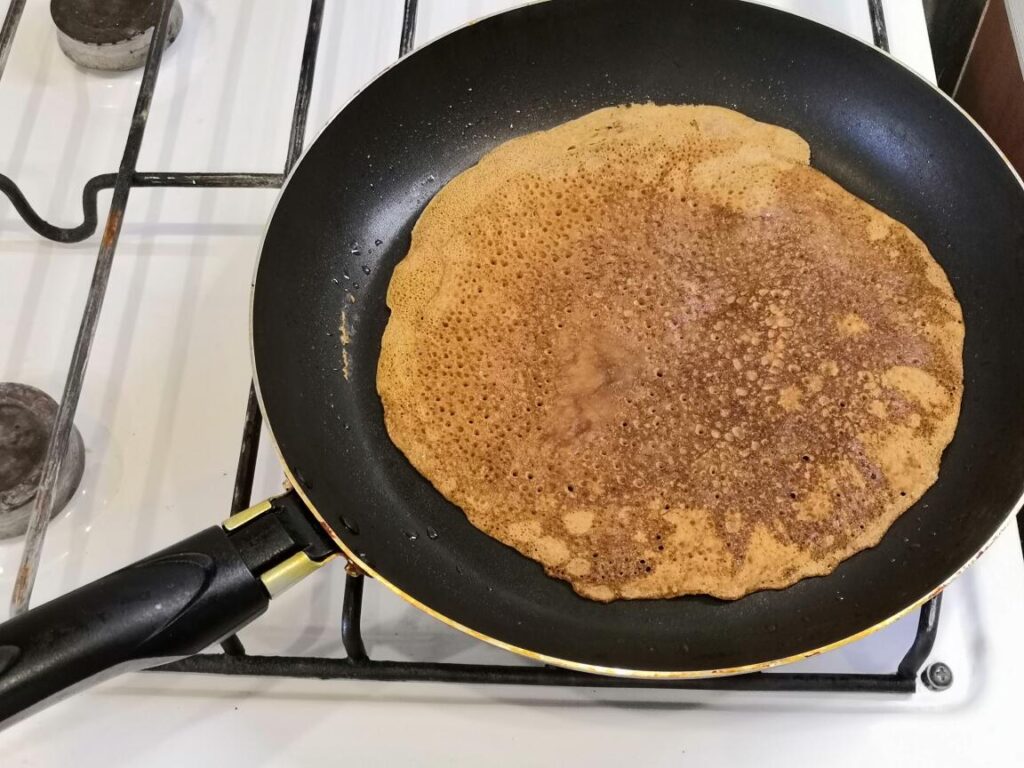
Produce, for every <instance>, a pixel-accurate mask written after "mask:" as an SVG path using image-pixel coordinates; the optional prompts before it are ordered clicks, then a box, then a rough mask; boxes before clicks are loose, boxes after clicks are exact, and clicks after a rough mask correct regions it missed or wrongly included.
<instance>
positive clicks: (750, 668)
mask: <svg viewBox="0 0 1024 768" xmlns="http://www.w3.org/2000/svg"><path fill="white" fill-rule="evenodd" d="M547 2H554V0H528V2H524V3H521V4H519V5H516V6H515V7H513V8H506V9H505V10H502V11H496V12H495V13H490V14H486V15H484V16H480V17H478V18H476V19H472V20H470V21H467V22H465V23H464V24H460V25H459V26H457V27H455V28H453V29H451V30H448V31H447V32H444V33H443V34H440V35H437V36H435V37H434V38H432V39H431V40H429V41H427V42H426V43H424V44H423V45H420V46H418V47H417V48H416V49H415V50H413V51H411V52H410V53H408V54H406V55H405V56H402V57H399V58H398V59H396V60H395V61H393V62H392V63H391V64H389V65H388V66H387V67H385V68H383V69H381V70H380V71H379V72H378V73H377V74H376V75H374V76H373V77H372V78H370V80H368V81H367V82H366V83H365V84H364V85H363V86H362V87H360V88H358V89H357V90H356V91H355V92H354V93H353V94H352V96H351V97H350V98H349V99H348V100H347V101H345V102H344V104H342V105H341V106H340V107H339V108H338V109H337V110H336V111H335V112H334V113H333V114H332V115H331V116H330V118H328V119H327V120H326V121H325V122H324V124H323V125H322V126H321V127H320V128H319V130H317V132H316V135H315V136H313V138H312V140H310V141H309V142H308V143H307V144H306V145H305V147H304V148H303V150H302V153H301V154H300V155H299V158H298V159H297V160H296V162H295V164H294V165H293V166H292V169H291V170H290V171H289V172H288V175H287V177H286V178H285V180H284V183H283V184H282V185H281V190H280V191H279V192H278V194H277V197H276V198H275V200H274V204H273V206H272V207H271V209H270V213H269V215H268V216H267V219H266V222H265V224H264V226H263V233H262V235H261V237H260V243H259V250H258V251H257V254H256V261H255V263H254V265H253V273H252V279H251V281H250V291H249V360H250V365H251V367H252V382H253V389H254V391H255V393H256V401H257V404H258V405H259V408H260V413H261V414H262V415H263V421H264V425H265V428H266V430H267V437H268V438H269V440H270V443H271V445H272V446H273V447H274V452H275V453H276V454H277V459H278V461H279V462H280V464H281V467H282V469H283V470H284V474H285V478H286V484H287V486H288V487H290V488H291V489H293V490H294V491H295V492H296V493H298V495H299V497H300V498H301V499H302V501H303V503H304V504H305V505H306V508H307V509H309V511H310V512H311V513H312V515H313V517H315V518H316V519H317V521H318V522H319V523H320V525H321V527H322V528H323V529H324V531H325V532H326V533H327V534H328V535H329V536H330V538H331V540H332V541H333V542H334V544H335V545H336V546H337V547H338V549H340V550H341V553H342V554H343V555H344V556H345V558H346V560H348V562H349V563H351V564H352V565H354V566H355V567H356V568H358V569H359V570H360V571H361V572H362V573H364V574H366V575H368V576H371V577H372V578H374V579H375V580H376V581H377V582H379V583H380V584H382V585H384V586H385V587H387V588H388V589H389V590H390V591H391V592H393V593H394V594H396V595H397V596H398V597H400V598H401V599H402V600H404V601H405V602H407V603H409V604H410V605H412V606H413V607H415V608H417V609H419V610H421V611H423V612H424V613H426V614H427V615H429V616H432V617H433V618H435V619H437V620H438V621H440V622H442V623H443V624H446V625H448V626H449V627H452V628H453V629H457V630H459V631H460V632H463V633H465V634H467V635H469V636H470V637H474V638H476V639H477V640H482V641H483V642H486V643H488V644H490V645H493V646H495V647H498V648H501V649H503V650H506V651H509V652H511V653H515V654H517V655H519V656H524V657H526V658H529V659H533V660H535V661H539V662H542V663H545V664H551V665H553V666H557V667H562V668H565V669H571V670H574V671H577V672H586V673H590V674H597V675H604V676H610V677H622V678H632V679H638V680H686V679H702V678H704V679H706V678H712V677H727V676H731V675H743V674H749V673H751V672H759V671H764V670H767V669H771V668H774V667H779V666H783V665H785V664H792V663H794V662H797V661H801V660H803V659H808V658H811V657H813V656H817V655H819V654H822V653H826V652H828V651H833V650H836V649H838V648H841V647H843V646H845V645H847V644H849V643H852V642H855V641H857V640H861V639H863V638H865V637H867V636H869V635H872V634H874V633H875V632H877V631H878V630H880V629H883V628H885V627H887V626H889V625H890V624H893V623H894V622H896V621H898V620H900V619H902V618H903V617H905V616H907V615H909V614H910V613H912V612H913V611H914V610H916V609H918V608H920V607H921V606H922V605H924V604H925V603H926V602H928V601H929V600H931V599H932V598H934V597H936V596H937V595H939V594H940V593H941V592H942V591H943V590H944V589H945V588H946V587H948V586H949V585H950V584H952V583H953V582H954V581H956V580H957V579H958V578H959V577H960V576H961V575H963V573H964V571H966V570H967V569H968V568H969V567H970V566H971V565H973V564H974V563H975V562H976V561H977V560H978V559H979V558H980V557H981V556H982V555H983V554H984V553H985V552H986V551H987V550H988V549H989V547H991V546H992V544H993V543H994V542H995V541H996V539H998V538H999V537H1000V536H1001V535H1002V534H1003V532H1004V531H1005V530H1006V528H1007V526H1008V525H1009V523H1010V521H1011V520H1013V519H1014V518H1015V517H1016V516H1017V514H1018V513H1019V512H1020V511H1021V509H1022V508H1024V492H1022V493H1021V495H1020V496H1018V498H1017V500H1016V502H1015V503H1014V504H1012V505H1011V507H1010V509H1009V510H1008V511H1007V513H1006V515H1005V516H1004V518H1003V520H1002V522H1001V523H1000V524H999V526H998V527H997V528H996V530H995V531H994V532H993V533H992V535H991V536H990V537H989V538H988V539H987V540H986V541H985V543H984V544H982V545H981V547H980V548H979V549H978V550H977V551H976V552H975V553H974V554H973V555H972V556H971V557H969V558H968V559H967V560H966V561H964V562H963V563H962V564H961V565H960V567H959V568H957V569H956V570H955V571H954V572H953V573H952V574H951V575H950V576H949V577H947V578H946V579H945V580H944V581H942V583H940V584H939V585H937V586H936V587H935V588H934V589H932V590H931V591H929V592H927V593H926V594H924V595H922V596H921V597H919V598H917V599H916V600H914V601H913V602H911V603H910V604H909V605H907V606H906V607H904V608H903V609H901V610H899V611H897V612H896V613H894V614H892V615H891V616H889V617H887V618H885V619H883V620H882V621H879V622H877V623H875V624H873V625H871V626H869V627H865V628H864V629H862V630H860V631H859V632H855V633H854V634H852V635H847V636H846V637H843V638H840V639H839V640H836V641H834V642H831V643H827V644H826V645H822V646H819V647H817V648H813V649H810V650H807V651H801V652H800V653H795V654H792V655H790V656H784V657H781V658H776V659H768V660H765V661H759V662H753V663H751V664H745V665H742V666H737V667H721V668H713V669H703V670H648V669H630V668H626V667H609V666H603V665H598V664H588V663H586V662H581V661H574V660H572V659H563V658H560V657H557V656H550V655H548V654H545V653H541V652H538V651H534V650H531V649H529V648H523V647H521V646H517V645H513V644H511V643H507V642H505V641H504V640H500V639H498V638H496V637H492V636H490V635H487V634H485V633H483V632H479V631H478V630H475V629H473V628H472V627H469V626H467V625H465V624H462V623H460V622H458V621H456V620H455V619H452V618H451V617H449V616H446V615H444V614H443V613H440V612H439V611H437V610H435V609H433V608H431V607H430V606H429V605H427V604H426V603H423V602H422V601H420V600H418V599H417V598H415V597H413V596H412V595H410V594H409V593H407V592H405V591H404V590H403V589H402V588H401V587H399V586H397V585H396V584H394V583H393V582H391V581H390V580H388V579H386V578H385V577H383V576H382V575H381V574H380V573H378V572H377V571H376V570H375V569H373V568H372V567H370V566H369V565H368V564H367V563H366V562H364V561H363V560H362V559H361V558H359V557H358V555H357V554H356V553H355V552H354V551H353V550H352V549H351V548H349V547H348V546H347V545H346V544H345V543H344V542H343V541H342V540H341V537H340V536H338V535H337V533H336V532H335V530H334V528H333V526H332V525H331V524H330V523H329V522H328V521H327V519H326V518H325V517H324V516H323V515H322V514H321V513H320V511H319V510H318V509H317V508H316V505H314V504H313V502H312V500H311V499H310V498H309V496H308V495H307V494H306V492H305V490H304V489H303V488H302V485H301V483H299V482H298V480H297V478H296V477H295V475H294V473H293V472H292V469H291V467H290V466H289V464H288V462H287V460H286V459H285V457H284V453H283V452H282V451H281V447H280V445H279V444H278V442H277V438H276V437H275V436H274V430H273V426H272V424H271V420H270V417H269V415H268V414H267V408H266V405H265V404H264V402H263V393H262V392H261V390H260V382H259V370H258V368H257V365H256V347H255V343H254V338H253V325H254V324H253V319H254V317H255V309H256V306H255V305H256V301H255V297H256V279H257V276H258V275H259V268H260V262H261V261H262V257H263V249H264V246H265V244H266V239H267V233H268V232H269V230H270V224H271V222H273V220H274V215H275V214H276V212H277V207H278V205H279V204H280V202H281V199H282V198H283V197H284V195H285V192H286V190H287V189H288V184H289V183H290V182H291V180H292V179H293V178H294V176H295V172H296V171H297V170H298V168H299V166H300V165H301V164H302V162H303V160H304V159H305V158H306V155H307V154H308V153H309V152H310V151H311V150H312V148H313V146H314V145H315V144H316V142H317V141H318V140H319V139H320V137H321V136H322V134H323V133H324V132H325V131H326V130H327V128H328V127H329V126H330V125H331V124H332V123H333V122H334V120H335V119H336V118H337V117H338V115H340V114H341V113H342V112H343V111H344V110H345V109H347V108H348V106H349V105H350V104H351V103H352V102H353V101H354V100H355V99H356V98H357V97H358V96H359V94H361V93H362V92H363V91H364V90H366V89H367V88H368V87H370V86H371V85H372V84H373V83H374V82H376V81H377V80H379V79H380V78H381V77H383V76H384V75H386V74H387V73H388V72H390V71H391V70H392V69H393V68H394V67H396V66H398V65H399V64H401V63H403V62H404V61H406V60H407V59H410V58H412V57H413V56H415V55H416V54H418V53H419V52H420V51H422V50H424V49H426V48H427V47H429V46H431V45H433V44H434V43H436V42H438V41H439V40H442V39H443V38H446V37H448V36H449V35H453V34H456V33H458V32H460V31H462V30H463V29H466V28H468V27H470V26H473V25H474V24H477V23H479V22H481V21H486V20H488V19H491V18H494V17H496V16H500V15H502V14H504V13H510V12H515V11H518V10H520V9H522V8H526V7H529V6H533V5H540V4H542V3H547ZM739 2H744V3H747V4H749V5H756V6H760V7H762V8H766V9H768V10H770V11H774V12H775V13H780V14H784V15H786V16H792V17H795V18H796V19H799V20H800V21H802V22H805V23H808V24H812V25H815V26H819V27H822V28H824V29H826V30H829V31H830V32H833V33H836V34H840V35H842V36H844V37H846V38H849V39H850V40H852V41H854V42H856V43H857V44H858V45H861V46H864V47H865V48H868V49H869V50H871V51H874V52H875V53H877V54H880V55H882V56H884V57H885V58H887V59H889V60H891V61H892V62H894V63H895V64H896V65H898V66H899V67H901V68H902V69H904V70H906V71H907V72H909V73H910V74H911V75H913V76H914V77H915V78H917V79H918V80H920V81H921V82H922V83H924V84H925V85H927V86H928V87H929V88H930V89H931V90H933V91H935V92H936V93H938V94H939V95H940V96H942V97H943V98H944V99H945V100H946V101H947V102H948V103H949V104H950V105H952V106H953V107H954V108H955V109H956V110H957V111H958V112H959V113H960V114H961V115H962V116H963V117H965V118H966V119H967V121H968V122H969V123H970V124H971V125H972V126H973V127H974V129H975V130H976V131H977V132H978V133H979V134H980V135H981V136H982V137H983V138H984V139H985V140H986V141H987V142H988V143H989V145H990V146H991V147H992V149H994V150H995V152H996V155H997V156H998V157H999V159H1000V160H1002V162H1003V165H1004V166H1005V167H1006V168H1007V170H1009V172H1010V173H1011V175H1012V176H1013V178H1014V179H1015V180H1016V181H1017V184H1018V185H1019V186H1020V188H1021V190H1022V191H1024V179H1022V178H1021V175H1020V174H1019V173H1018V172H1017V169H1016V168H1014V167H1013V165H1012V164H1011V163H1010V161H1009V159H1008V158H1007V157H1006V155H1005V153H1004V152H1003V151H1002V150H1001V149H1000V148H999V146H998V145H997V144H996V143H995V141H993V140H992V137H991V136H989V135H988V133H987V132H986V131H985V129H984V128H982V127H981V126H980V125H979V124H978V122H977V121H976V120H975V119H974V118H973V117H972V116H971V115H970V114H968V113H967V112H966V111H965V110H964V108H963V107H961V106H960V105H959V104H957V103H956V101H954V100H953V98H952V97H950V96H949V95H948V94H947V93H945V91H943V90H942V89H940V88H939V87H938V86H937V85H936V84H935V83H932V82H931V81H930V80H929V79H928V78H926V77H925V76H924V75H922V74H920V73H919V72H917V71H916V70H915V69H913V68H912V67H909V66H908V65H906V64H904V63H903V62H902V61H900V60H899V59H897V58H896V57H895V56H894V55H893V54H891V53H890V52H889V51H886V50H883V49H881V48H878V47H877V46H875V45H873V44H871V43H867V42H865V41H863V40H861V39H860V38H859V37H856V36H854V35H852V34H849V33H847V32H844V31H843V30H839V29H835V28H834V27H830V26H828V25H827V24H822V23H821V22H818V21H814V20H813V19H808V18H806V17H804V16H801V15H800V14H798V13H794V12H792V11H787V10H782V9H780V8H776V7H774V6H771V5H768V4H767V3H766V2H762V0H739ZM940 472H941V468H940Z"/></svg>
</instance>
